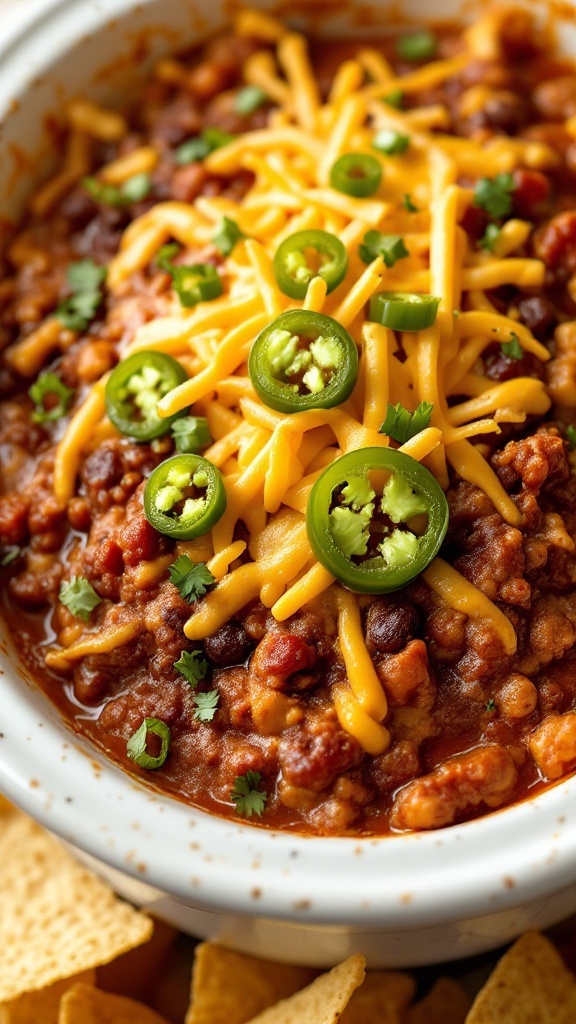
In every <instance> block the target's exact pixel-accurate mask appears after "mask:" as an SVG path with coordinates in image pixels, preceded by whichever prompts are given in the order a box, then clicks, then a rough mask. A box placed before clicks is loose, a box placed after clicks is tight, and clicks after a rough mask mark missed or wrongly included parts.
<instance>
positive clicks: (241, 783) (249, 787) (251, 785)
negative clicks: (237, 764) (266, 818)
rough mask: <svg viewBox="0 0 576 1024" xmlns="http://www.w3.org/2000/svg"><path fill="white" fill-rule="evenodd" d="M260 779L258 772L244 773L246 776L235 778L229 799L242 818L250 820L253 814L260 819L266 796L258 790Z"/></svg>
mask: <svg viewBox="0 0 576 1024" xmlns="http://www.w3.org/2000/svg"><path fill="white" fill-rule="evenodd" d="M261 778H262V776H261V775H260V772H246V775H237V776H236V779H235V781H234V788H233V789H232V792H231V793H230V799H231V800H232V803H234V804H236V810H237V812H238V814H240V815H241V816H242V817H243V818H251V817H252V815H253V814H257V815H258V817H261V815H262V813H263V811H264V808H265V806H266V801H267V799H268V794H267V793H265V792H263V791H262V790H260V789H258V786H259V785H260V780H261Z"/></svg>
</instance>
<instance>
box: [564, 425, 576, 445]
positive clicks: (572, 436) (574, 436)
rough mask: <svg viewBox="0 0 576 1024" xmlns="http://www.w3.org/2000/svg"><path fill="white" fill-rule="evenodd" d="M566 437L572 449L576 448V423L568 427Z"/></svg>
mask: <svg viewBox="0 0 576 1024" xmlns="http://www.w3.org/2000/svg"><path fill="white" fill-rule="evenodd" d="M566 437H567V438H568V445H569V447H570V451H573V450H574V449H575V448H576V424H574V423H571V424H570V426H569V427H566Z"/></svg>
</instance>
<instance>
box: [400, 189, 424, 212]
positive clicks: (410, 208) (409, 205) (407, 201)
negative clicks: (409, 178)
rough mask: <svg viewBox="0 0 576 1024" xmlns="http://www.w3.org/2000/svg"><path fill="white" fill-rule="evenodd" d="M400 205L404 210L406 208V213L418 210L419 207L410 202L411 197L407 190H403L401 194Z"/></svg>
mask: <svg viewBox="0 0 576 1024" xmlns="http://www.w3.org/2000/svg"><path fill="white" fill-rule="evenodd" d="M402 206H403V207H404V209H405V210H408V213H419V212H420V207H419V206H416V204H415V203H413V202H412V197H411V195H410V193H409V192H405V193H404V195H403V196H402Z"/></svg>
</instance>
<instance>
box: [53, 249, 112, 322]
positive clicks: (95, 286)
mask: <svg viewBox="0 0 576 1024" xmlns="http://www.w3.org/2000/svg"><path fill="white" fill-rule="evenodd" d="M105 278H106V267H100V266H98V265H97V264H96V263H94V262H93V261H92V260H89V259H86V260H77V261H76V262H75V263H70V265H69V267H68V271H67V273H66V279H67V282H68V286H69V288H70V290H71V292H72V295H70V296H69V298H67V299H64V301H63V302H61V303H60V304H59V305H58V306H57V307H56V316H57V318H58V320H59V321H60V323H61V324H62V326H63V327H66V328H67V329H68V330H70V331H84V330H86V328H87V327H88V324H89V323H90V321H91V320H93V319H94V317H95V316H96V312H97V310H98V307H99V306H100V304H101V302H102V291H101V286H102V284H103V283H104V280H105Z"/></svg>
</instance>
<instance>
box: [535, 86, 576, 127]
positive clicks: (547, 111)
mask: <svg viewBox="0 0 576 1024" xmlns="http://www.w3.org/2000/svg"><path fill="white" fill-rule="evenodd" d="M532 99H533V101H534V105H535V107H536V109H537V110H538V112H539V113H540V114H542V116H543V117H545V118H546V119H547V120H549V121H565V120H566V118H567V117H572V115H573V114H576V75H561V76H560V77H558V78H551V79H549V80H548V81H546V82H540V83H539V85H537V86H536V88H535V89H534V92H533V93H532Z"/></svg>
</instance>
